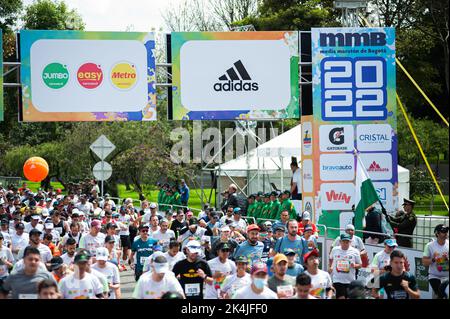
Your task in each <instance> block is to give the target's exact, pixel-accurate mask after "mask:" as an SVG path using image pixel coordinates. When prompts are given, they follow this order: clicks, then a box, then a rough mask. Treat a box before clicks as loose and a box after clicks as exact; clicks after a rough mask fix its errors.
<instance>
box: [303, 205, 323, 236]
mask: <svg viewBox="0 0 450 319" xmlns="http://www.w3.org/2000/svg"><path fill="white" fill-rule="evenodd" d="M308 226H309V227H310V228H312V235H313V236H315V237H318V236H319V234H318V230H317V226H316V224H314V223H312V222H311V214H310V213H309V212H308V211H307V210H305V211H304V212H303V214H302V221H301V222H300V223H299V224H298V234H299V235H303V234H304V232H305V227H308Z"/></svg>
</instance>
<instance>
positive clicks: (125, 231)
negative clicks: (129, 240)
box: [118, 214, 131, 236]
mask: <svg viewBox="0 0 450 319" xmlns="http://www.w3.org/2000/svg"><path fill="white" fill-rule="evenodd" d="M130 220H131V216H130V215H128V214H126V215H120V216H119V222H120V223H119V224H118V226H119V235H120V236H130V229H129V226H130Z"/></svg>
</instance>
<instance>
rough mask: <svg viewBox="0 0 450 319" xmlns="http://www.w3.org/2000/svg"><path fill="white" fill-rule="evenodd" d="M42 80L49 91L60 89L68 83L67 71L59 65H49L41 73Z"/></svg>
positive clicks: (63, 66)
mask: <svg viewBox="0 0 450 319" xmlns="http://www.w3.org/2000/svg"><path fill="white" fill-rule="evenodd" d="M42 80H43V81H44V83H45V85H47V86H48V87H49V88H50V89H55V90H57V89H60V88H62V87H64V86H65V85H66V84H67V82H68V81H69V71H67V68H66V66H65V65H62V64H61V63H57V62H55V63H50V64H48V65H47V66H46V67H45V68H44V70H43V71H42Z"/></svg>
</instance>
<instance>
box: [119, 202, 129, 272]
mask: <svg viewBox="0 0 450 319" xmlns="http://www.w3.org/2000/svg"><path fill="white" fill-rule="evenodd" d="M119 212H120V216H119V219H118V221H119V223H118V226H119V236H120V246H121V247H122V270H127V268H126V266H125V265H126V263H127V260H129V258H130V250H129V249H130V248H131V239H130V224H131V216H130V215H129V214H127V209H126V208H125V207H124V206H121V207H120V210H119ZM128 264H129V265H131V262H130V261H129V262H128Z"/></svg>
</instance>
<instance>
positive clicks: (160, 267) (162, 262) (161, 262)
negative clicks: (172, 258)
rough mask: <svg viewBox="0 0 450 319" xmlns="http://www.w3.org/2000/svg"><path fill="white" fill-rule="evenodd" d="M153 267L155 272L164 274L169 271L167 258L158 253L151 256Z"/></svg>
mask: <svg viewBox="0 0 450 319" xmlns="http://www.w3.org/2000/svg"><path fill="white" fill-rule="evenodd" d="M152 265H153V267H154V268H155V272H156V273H157V274H165V273H167V272H169V271H170V270H169V263H168V262H167V258H166V257H165V256H164V255H159V256H157V257H155V258H153V263H152Z"/></svg>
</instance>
